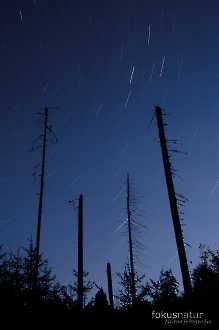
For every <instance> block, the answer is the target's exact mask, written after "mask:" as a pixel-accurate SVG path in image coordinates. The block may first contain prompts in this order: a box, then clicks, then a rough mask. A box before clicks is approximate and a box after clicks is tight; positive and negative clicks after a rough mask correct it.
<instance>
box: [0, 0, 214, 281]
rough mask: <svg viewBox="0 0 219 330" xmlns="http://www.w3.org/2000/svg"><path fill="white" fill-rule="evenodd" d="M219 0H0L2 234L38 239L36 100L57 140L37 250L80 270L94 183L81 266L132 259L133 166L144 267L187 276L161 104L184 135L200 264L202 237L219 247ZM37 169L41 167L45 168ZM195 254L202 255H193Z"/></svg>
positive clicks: (66, 277)
mask: <svg viewBox="0 0 219 330" xmlns="http://www.w3.org/2000/svg"><path fill="white" fill-rule="evenodd" d="M218 17H219V4H218V1H211V0H210V1H196V0H190V1H176V0H175V1H168V0H167V1H161V0H160V1H156V0H153V1H146V0H145V1H143V0H136V1H134V0H133V1H122V0H117V1H104V0H102V1H97V0H93V1H89V0H87V1H86V0H85V1H74V0H72V1H70V0H62V1H61V0H60V1H57V0H35V1H31V0H28V1H27V0H26V1H15V0H14V1H13V0H10V1H8V0H7V1H6V0H2V1H1V20H0V49H1V51H0V73H1V75H0V77H1V78H0V82H1V93H0V118H1V119H0V134H1V138H0V150H1V162H0V190H1V203H0V205H1V211H0V242H1V243H2V244H4V245H5V247H6V248H8V249H16V248H18V247H19V246H25V245H27V240H28V238H32V239H33V240H34V241H35V231H36V221H37V207H38V197H37V193H38V192H39V177H36V178H35V179H34V177H33V176H32V173H33V172H35V170H36V168H35V166H36V165H37V164H38V163H39V162H40V151H39V150H38V151H35V152H31V151H30V150H31V147H32V142H33V141H34V140H35V139H36V138H37V137H38V136H39V135H40V134H41V132H42V125H41V124H40V122H39V116H37V115H36V113H37V112H40V111H42V109H43V108H44V107H45V106H48V107H51V109H50V110H49V123H50V124H51V125H53V130H54V132H55V134H56V136H57V137H58V143H57V144H52V143H50V144H49V145H48V152H47V163H46V165H47V166H46V183H45V199H44V209H43V223H42V236H41V237H42V240H41V251H42V252H43V253H44V255H45V257H47V258H48V260H49V264H50V265H51V266H52V268H53V270H54V273H55V274H56V275H57V278H58V279H59V280H60V281H61V282H63V283H71V282H72V280H73V279H72V269H73V268H76V265H77V250H76V247H77V245H76V237H77V236H76V234H77V226H76V224H77V212H76V211H75V210H74V209H73V207H72V205H70V204H69V203H68V201H69V200H71V199H75V198H78V197H79V194H80V193H83V194H84V230H85V232H84V235H85V243H84V244H85V246H84V248H85V253H84V254H85V260H84V264H85V265H84V266H85V270H86V271H89V273H90V275H89V277H90V279H91V280H93V281H95V282H97V283H98V285H99V286H104V288H106V280H105V269H106V263H107V262H111V265H112V270H113V279H114V280H115V282H116V280H117V278H116V272H120V271H122V270H123V268H124V265H125V262H126V261H127V256H128V251H127V236H126V235H125V234H124V228H121V229H120V228H118V227H119V226H120V224H121V223H123V222H124V220H125V219H126V211H125V206H126V204H125V203H126V201H125V197H126V192H125V189H126V186H125V184H126V173H127V171H128V172H129V173H130V175H131V181H132V184H133V186H134V191H135V196H136V200H137V206H136V213H139V214H141V215H142V216H141V217H140V216H139V217H138V218H137V220H138V222H140V223H142V224H143V225H145V226H146V229H145V230H144V231H143V233H142V234H141V235H140V240H141V243H142V244H143V245H144V249H142V250H141V251H139V252H138V259H137V260H136V268H137V270H138V271H139V272H140V273H142V272H144V273H145V274H146V279H149V278H154V279H157V277H158V275H159V272H160V269H161V268H162V267H164V268H165V269H167V268H169V267H171V268H172V270H173V272H174V274H175V275H176V276H177V278H178V279H179V280H180V281H181V276H180V271H179V262H178V257H177V249H176V244H175V238H174V233H173V226H172V219H171V215H170V209H169V204H168V197H167V190H166V183H165V178H164V171H163V164H162V158H161V152H160V146H159V141H158V131H157V127H156V121H153V122H152V124H151V125H150V121H151V118H152V116H153V110H154V106H155V105H157V104H159V105H160V106H161V107H162V108H163V109H165V112H166V113H168V117H166V120H167V121H168V127H167V135H168V138H171V139H178V141H179V143H178V149H179V150H182V151H186V152H188V155H187V156H185V155H183V154H175V155H174V164H175V167H176V168H177V169H178V170H179V175H180V177H181V179H176V180H175V184H176V190H177V192H179V193H181V194H184V195H185V196H186V197H187V198H188V199H189V202H188V203H187V204H186V207H185V208H184V212H185V220H184V221H185V223H186V226H185V227H183V229H184V236H185V241H186V242H188V243H190V244H191V245H192V247H191V248H187V249H186V250H187V254H188V260H189V265H190V267H193V266H195V265H196V263H197V261H198V256H199V249H198V246H199V244H200V243H205V244H207V245H209V246H210V247H211V248H216V247H218V240H217V239H218V230H219V203H218V201H219V147H218V146H219V131H218V122H219V113H218V109H219V99H218V95H219V66H218V58H219V21H218ZM38 173H39V171H38ZM190 261H192V265H191V264H190Z"/></svg>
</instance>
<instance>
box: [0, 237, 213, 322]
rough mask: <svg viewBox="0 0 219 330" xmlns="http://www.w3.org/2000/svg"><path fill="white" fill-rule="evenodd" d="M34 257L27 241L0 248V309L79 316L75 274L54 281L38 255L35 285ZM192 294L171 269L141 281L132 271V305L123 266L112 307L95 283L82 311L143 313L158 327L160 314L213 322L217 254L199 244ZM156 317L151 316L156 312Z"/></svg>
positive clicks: (87, 286) (86, 283)
mask: <svg viewBox="0 0 219 330" xmlns="http://www.w3.org/2000/svg"><path fill="white" fill-rule="evenodd" d="M35 258H36V253H35V249H34V247H33V244H32V242H31V241H30V242H29V244H28V247H27V248H20V249H19V250H18V251H17V252H10V253H7V252H5V251H4V248H3V247H1V250H0V304H1V306H0V308H1V311H6V312H7V311H10V312H11V311H20V312H21V311H35V310H37V311H40V310H41V311H46V312H47V311H48V312H49V311H57V312H58V311H59V312H62V311H68V312H71V313H73V314H74V313H78V304H77V273H76V272H74V273H73V276H75V283H74V281H72V283H73V284H69V285H67V286H66V285H62V284H61V283H59V282H58V281H57V280H56V277H55V276H54V275H53V273H52V270H51V268H50V267H49V265H48V262H47V260H46V259H44V258H43V257H42V255H40V258H39V273H38V285H37V288H36V287H35V286H34V276H33V274H34V266H35ZM84 275H85V276H84V297H86V294H87V292H89V290H91V289H92V288H93V282H91V281H90V280H89V279H88V277H89V274H87V273H86V274H84ZM191 278H192V286H193V291H192V296H191V297H190V298H189V300H188V298H185V297H184V295H183V293H182V292H180V289H179V283H178V281H177V280H176V278H175V276H174V275H173V273H172V271H171V269H169V270H161V273H160V276H159V279H158V280H157V281H155V280H152V279H150V280H149V281H146V279H145V275H139V274H137V273H135V284H136V299H135V303H134V304H133V303H132V291H131V277H130V269H129V266H128V264H127V265H126V266H125V268H124V271H123V272H122V273H119V274H117V280H118V283H117V284H118V287H119V289H118V290H117V292H115V293H114V294H115V295H114V298H115V301H116V303H115V304H114V308H112V307H111V306H110V304H109V299H108V295H107V293H106V292H104V290H103V288H100V287H98V284H96V294H95V295H94V296H93V298H90V299H89V300H88V299H86V300H85V301H84V308H83V311H81V312H82V313H86V314H89V313H95V312H105V313H108V314H111V315H112V314H113V315H119V314H122V315H128V314H129V315H130V314H132V313H133V312H143V315H144V316H145V317H147V319H148V322H152V321H153V319H154V322H156V323H157V325H159V323H160V322H163V320H161V319H160V317H159V316H160V315H159V311H166V312H168V311H169V312H170V313H173V312H180V313H182V312H183V311H185V312H188V311H190V312H191V311H192V312H194V315H195V313H197V312H200V313H204V315H203V317H204V320H206V319H208V320H215V318H216V309H217V299H218V296H219V250H218V251H212V250H211V249H209V248H206V247H204V246H200V262H199V264H198V265H197V266H196V267H195V268H194V269H193V270H192V273H191ZM155 313H156V314H155Z"/></svg>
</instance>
